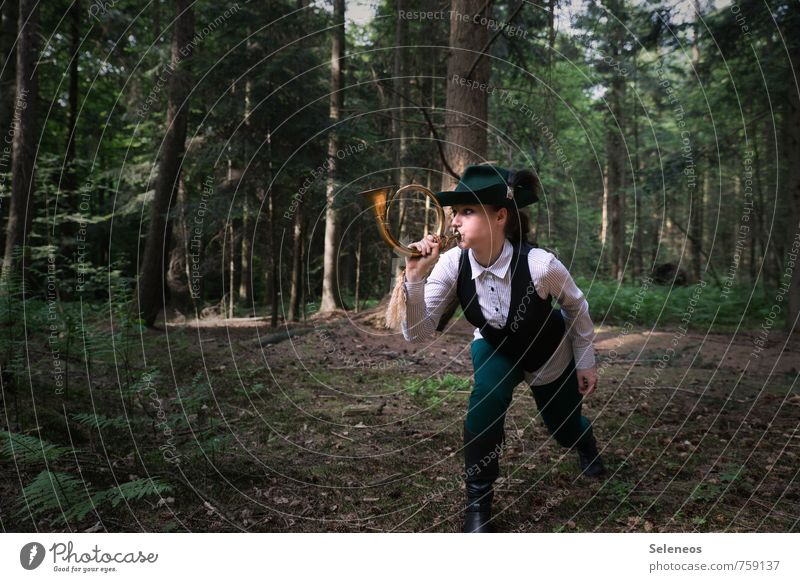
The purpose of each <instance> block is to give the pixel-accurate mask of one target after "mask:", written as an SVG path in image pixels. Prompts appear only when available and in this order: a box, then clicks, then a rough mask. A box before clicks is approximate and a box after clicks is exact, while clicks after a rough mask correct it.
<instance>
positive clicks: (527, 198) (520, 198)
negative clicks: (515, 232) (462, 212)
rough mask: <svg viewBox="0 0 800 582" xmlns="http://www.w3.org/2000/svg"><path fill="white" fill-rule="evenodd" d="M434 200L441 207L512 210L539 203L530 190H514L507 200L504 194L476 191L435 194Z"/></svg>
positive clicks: (489, 190)
mask: <svg viewBox="0 0 800 582" xmlns="http://www.w3.org/2000/svg"><path fill="white" fill-rule="evenodd" d="M435 195H436V199H437V200H438V201H439V204H441V205H442V206H454V205H456V204H482V205H485V206H504V207H506V208H513V207H514V206H517V207H522V206H527V205H529V204H533V203H535V202H538V201H539V197H538V196H537V195H536V193H535V192H533V191H532V190H527V189H525V188H515V189H514V197H513V198H508V197H507V196H506V195H505V194H504V193H503V194H501V193H499V192H497V191H494V190H491V189H488V190H478V191H475V192H470V191H466V192H465V191H461V192H459V191H455V190H453V191H448V192H436V193H435Z"/></svg>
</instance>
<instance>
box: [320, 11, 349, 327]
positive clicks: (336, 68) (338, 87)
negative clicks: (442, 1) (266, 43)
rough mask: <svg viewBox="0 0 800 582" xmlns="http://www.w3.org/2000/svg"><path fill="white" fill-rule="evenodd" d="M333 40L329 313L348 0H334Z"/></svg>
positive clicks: (325, 302)
mask: <svg viewBox="0 0 800 582" xmlns="http://www.w3.org/2000/svg"><path fill="white" fill-rule="evenodd" d="M333 22H334V30H333V42H332V43H331V101H330V120H329V123H330V125H331V130H330V135H329V137H328V163H329V164H330V167H329V170H328V181H327V185H326V188H325V200H326V208H325V251H324V258H323V274H322V300H321V301H320V307H319V311H320V313H329V312H332V311H336V310H337V309H339V308H340V305H341V303H340V300H339V298H338V294H337V293H336V292H335V291H336V245H337V243H338V241H337V239H336V228H337V225H336V220H337V211H336V209H335V207H334V203H335V200H334V198H335V194H334V192H335V189H336V183H335V178H336V152H337V150H338V149H339V138H338V135H337V134H338V131H339V130H338V128H337V127H335V125H336V123H337V122H338V121H339V119H340V116H341V110H342V105H343V99H342V86H343V83H342V81H343V78H344V75H343V69H344V59H343V57H344V0H333Z"/></svg>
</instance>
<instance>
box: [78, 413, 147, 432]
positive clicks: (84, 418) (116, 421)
mask: <svg viewBox="0 0 800 582" xmlns="http://www.w3.org/2000/svg"><path fill="white" fill-rule="evenodd" d="M70 416H71V417H72V419H73V420H74V421H75V422H78V423H80V424H82V425H84V426H90V427H92V428H95V429H98V430H100V429H105V428H109V427H111V428H126V427H127V426H128V425H129V424H131V423H132V420H133V419H127V418H125V417H124V416H115V417H114V418H110V417H108V416H104V415H102V414H89V413H79V414H71V415H70Z"/></svg>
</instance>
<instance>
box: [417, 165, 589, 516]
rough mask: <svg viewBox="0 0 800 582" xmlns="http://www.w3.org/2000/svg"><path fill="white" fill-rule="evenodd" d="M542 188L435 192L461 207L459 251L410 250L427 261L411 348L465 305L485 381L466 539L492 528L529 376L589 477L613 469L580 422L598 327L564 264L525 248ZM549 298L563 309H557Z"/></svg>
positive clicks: (470, 185)
mask: <svg viewBox="0 0 800 582" xmlns="http://www.w3.org/2000/svg"><path fill="white" fill-rule="evenodd" d="M537 189H538V181H537V179H536V177H535V176H534V174H533V173H532V172H529V171H521V172H515V173H512V172H509V171H508V170H506V169H504V168H500V167H498V166H490V165H481V166H470V167H468V168H467V169H466V170H465V172H464V175H463V177H462V178H461V180H460V182H459V183H458V186H457V187H456V189H455V191H452V192H439V193H437V194H436V197H437V199H438V200H439V202H440V203H441V204H442V206H451V207H452V210H453V219H452V222H451V226H452V228H453V229H454V230H455V231H457V232H459V233H460V235H461V237H460V241H459V243H458V246H457V247H454V248H452V249H450V250H448V251H446V252H444V253H442V254H441V256H440V254H439V244H438V243H437V242H436V241H435V238H434V237H433V236H431V235H429V236H427V237H426V238H424V239H423V240H421V241H419V242H416V243H414V244H413V245H412V246H415V247H416V248H417V249H418V250H419V251H421V253H422V256H421V257H416V258H407V259H406V269H405V285H404V290H405V302H406V312H405V321H403V324H402V330H403V335H404V337H405V339H406V340H407V341H412V342H418V341H423V340H425V339H426V338H428V337H430V336H431V335H432V333H433V332H434V330H436V329H437V326H438V325H439V321H440V319H441V317H442V314H443V313H445V312H446V311H447V310H448V308H449V307H451V305H452V304H453V303H454V302H455V301H458V302H460V304H461V307H462V309H463V311H464V316H465V318H466V319H467V320H468V321H469V322H470V323H471V324H473V325H474V326H475V327H476V329H475V332H474V339H473V341H472V344H471V346H470V350H471V354H472V364H473V367H474V372H475V374H474V375H475V382H474V386H473V389H472V392H471V394H470V397H469V409H468V411H467V417H466V420H465V422H464V466H465V471H464V475H465V477H464V478H465V482H466V491H467V503H466V510H465V519H464V528H463V531H465V532H489V531H492V527H491V523H490V521H491V504H492V497H493V487H492V486H493V483H494V481H495V479H496V478H497V476H498V474H499V463H498V461H499V453H500V450H501V448H502V443H503V425H504V421H505V413H506V410H507V409H508V406H509V404H510V403H511V396H512V392H513V389H514V387H515V386H516V385H517V384H519V383H520V382H522V381H523V380H524V381H525V382H526V383H527V384H529V385H530V386H531V389H532V391H533V396H534V399H535V401H536V405H537V408H538V409H539V411H540V413H541V415H542V417H543V419H544V422H545V425H546V426H547V429H548V431H549V432H550V434H551V435H553V437H554V438H555V439H556V441H557V442H558V443H559V444H561V445H562V446H564V447H568V448H574V449H576V450H577V452H578V457H579V462H580V468H581V472H582V474H583V475H587V476H590V477H599V476H601V475H602V474H603V473H604V472H605V468H604V467H603V463H602V461H601V459H600V457H599V454H598V451H597V443H596V440H595V438H594V436H593V434H592V427H591V423H590V422H589V420H588V419H587V418H586V417H585V416H582V415H581V402H582V397H583V396H588V395H589V394H591V393H592V392H593V391H594V389H595V387H596V385H597V371H596V368H595V361H594V348H593V347H592V337H593V335H594V327H593V325H592V320H591V318H590V317H589V309H588V304H587V302H586V299H585V298H584V296H583V293H582V292H581V290H580V289H578V287H577V286H576V285H575V282H574V281H573V280H572V277H571V276H570V274H569V272H568V271H567V269H566V268H565V267H564V265H563V264H562V263H561V262H560V261H559V260H558V259H557V258H556V257H555V256H554V255H553V254H552V253H550V252H547V251H546V250H544V249H540V248H534V247H532V246H531V245H530V243H528V241H527V240H526V235H527V233H528V229H529V225H528V220H527V216H526V215H524V214H522V213H520V211H519V209H520V208H521V207H523V206H526V205H528V204H532V203H534V202H536V201H537V200H538V198H537V195H536V190H537ZM428 273H430V274H429V275H428ZM426 275H427V277H426ZM551 298H556V299H557V300H558V303H559V305H560V306H561V310H556V309H553V307H552V306H551V303H550V301H551Z"/></svg>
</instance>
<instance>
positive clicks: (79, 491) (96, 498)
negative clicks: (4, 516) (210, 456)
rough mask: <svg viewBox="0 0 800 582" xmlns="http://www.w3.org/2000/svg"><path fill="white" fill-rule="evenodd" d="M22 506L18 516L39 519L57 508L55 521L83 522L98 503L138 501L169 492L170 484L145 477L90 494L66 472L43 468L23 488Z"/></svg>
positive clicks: (116, 503) (88, 490)
mask: <svg viewBox="0 0 800 582" xmlns="http://www.w3.org/2000/svg"><path fill="white" fill-rule="evenodd" d="M22 491H23V494H22V496H21V497H20V503H19V504H20V505H21V506H22V507H21V509H20V510H19V512H18V513H17V515H18V516H19V515H25V514H30V515H31V516H32V517H33V518H35V519H38V518H41V517H46V516H48V515H50V514H51V513H52V512H54V511H56V510H58V511H59V512H60V514H61V515H60V516H59V517H57V518H56V522H57V523H65V522H68V521H71V520H77V521H82V520H83V519H85V518H86V516H87V515H88V514H89V513H90V512H91V511H93V510H95V509H96V508H98V507H99V506H102V505H104V504H106V503H110V504H111V506H112V507H116V506H117V505H119V504H120V503H122V502H123V501H129V502H132V501H138V500H141V499H142V498H144V497H146V496H148V495H159V496H160V495H161V494H163V493H170V492H172V486H171V485H170V484H169V483H166V482H164V481H161V480H160V479H154V478H145V479H136V480H135V481H129V482H127V483H123V484H121V485H119V486H118V487H117V486H114V487H110V488H109V489H104V490H102V491H97V492H95V493H92V492H91V490H90V488H89V486H88V485H86V484H84V483H83V482H82V481H80V480H79V479H76V478H75V477H72V476H70V475H67V474H65V473H54V472H51V471H42V472H41V473H39V474H38V475H37V476H36V478H35V479H34V480H33V481H31V482H30V483H29V484H28V485H27V486H26V487H25V488H24V489H23V490H22Z"/></svg>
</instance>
